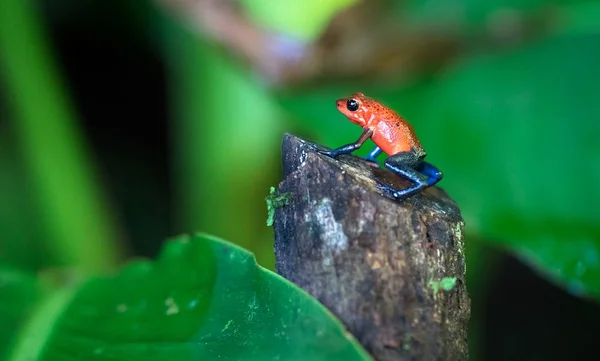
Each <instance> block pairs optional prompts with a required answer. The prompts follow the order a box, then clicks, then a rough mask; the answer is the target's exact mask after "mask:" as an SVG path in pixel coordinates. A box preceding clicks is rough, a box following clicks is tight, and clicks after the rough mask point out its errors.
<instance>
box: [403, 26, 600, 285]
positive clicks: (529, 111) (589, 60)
mask: <svg viewBox="0 0 600 361" xmlns="http://www.w3.org/2000/svg"><path fill="white" fill-rule="evenodd" d="M599 42H600V36H577V37H575V36H564V37H555V38H551V39H547V40H544V41H541V42H539V43H536V44H532V45H531V46H528V47H522V48H520V49H518V50H516V51H514V52H511V53H508V54H499V55H490V56H480V57H475V58H473V59H467V60H465V61H463V62H462V63H460V64H459V65H458V66H457V67H455V68H454V69H452V70H451V71H449V72H448V73H447V74H446V75H444V76H442V78H441V79H440V81H439V83H437V84H433V85H432V87H431V93H430V94H429V95H428V96H427V97H424V98H423V101H422V102H420V103H419V104H413V107H410V106H409V105H408V104H405V105H404V106H402V105H399V103H400V102H401V101H402V99H401V98H398V101H397V102H396V103H395V104H394V108H396V109H405V110H406V112H405V115H406V116H407V117H408V119H410V120H412V122H413V123H414V124H415V128H416V129H417V132H418V133H419V134H420V137H421V139H422V140H423V143H424V145H425V147H426V149H427V151H428V154H429V155H430V156H429V160H430V161H432V162H433V163H434V164H437V165H438V166H440V167H441V169H442V170H444V171H445V178H444V181H442V183H440V186H442V187H444V188H446V189H448V190H449V192H450V194H451V195H452V196H453V197H455V198H456V199H457V200H458V202H459V205H461V206H462V210H463V215H464V217H465V220H466V222H467V227H469V229H470V231H472V232H474V233H477V234H479V235H480V236H482V237H484V238H485V239H491V240H497V241H498V242H500V243H501V244H503V245H507V246H510V247H512V248H513V249H516V250H518V251H520V252H521V253H522V254H523V255H524V256H526V257H527V258H528V259H530V260H533V261H534V262H535V264H536V265H538V266H539V267H541V268H542V269H543V270H544V271H545V272H547V273H549V274H551V275H553V276H554V277H557V278H558V279H559V280H560V281H562V283H563V284H564V285H566V287H567V288H568V289H569V290H571V291H572V292H574V293H580V292H581V291H584V292H588V293H592V294H595V295H596V296H600V226H599V225H600V213H598V211H597V204H598V202H600V193H598V192H597V191H596V188H597V185H598V184H599V182H600V162H597V161H596V160H597V159H600V146H599V145H598V141H597V139H598V137H600V123H599V122H598V119H600V106H599V103H598V99H597V93H598V92H597V86H598V83H600V71H598V68H597V64H600V48H599V47H597V46H594V44H598V43H599Z"/></svg>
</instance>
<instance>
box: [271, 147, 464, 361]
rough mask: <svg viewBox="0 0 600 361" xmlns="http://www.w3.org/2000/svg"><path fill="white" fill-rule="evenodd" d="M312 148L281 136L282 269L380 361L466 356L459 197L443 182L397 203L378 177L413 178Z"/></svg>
mask: <svg viewBox="0 0 600 361" xmlns="http://www.w3.org/2000/svg"><path fill="white" fill-rule="evenodd" d="M311 146H312V145H311V143H308V142H305V141H303V140H301V139H299V138H296V137H294V136H291V135H286V136H285V139H284V141H283V166H284V173H285V179H284V180H283V182H282V183H281V184H280V185H279V192H280V193H284V192H289V193H290V197H291V202H290V203H289V204H288V205H286V206H284V207H281V208H278V209H277V210H276V212H275V223H274V227H275V255H276V269H277V272H278V273H279V274H281V275H282V276H283V277H285V278H287V279H289V280H290V281H292V282H294V283H295V284H297V285H298V286H300V287H302V288H303V289H305V290H306V291H308V292H309V293H310V294H311V295H313V296H314V297H315V298H317V299H318V300H319V301H321V302H322V303H323V304H324V305H325V306H326V307H327V308H329V309H330V310H331V311H332V312H333V313H334V314H335V315H336V316H337V317H338V318H339V319H340V320H341V321H342V322H343V323H344V324H345V326H346V327H347V329H348V330H349V331H350V332H351V333H352V334H353V335H354V336H355V337H356V338H357V339H358V340H359V341H360V342H361V344H362V345H363V346H364V347H365V349H366V350H367V351H369V352H370V353H371V355H372V356H373V357H374V358H375V359H376V360H380V361H383V360H448V361H450V360H467V359H468V350H467V324H468V319H469V314H470V301H469V297H468V295H467V289H466V284H465V272H466V269H465V253H464V240H463V234H462V231H463V226H464V222H463V220H462V218H461V215H460V210H459V209H458V207H457V205H456V203H455V202H454V201H453V200H452V199H451V198H450V197H449V196H448V195H447V194H446V192H445V191H443V190H442V189H440V188H439V187H431V188H427V189H426V190H425V191H424V192H422V193H421V194H418V195H416V196H414V197H411V198H409V199H407V200H405V201H396V200H392V199H390V198H388V197H386V196H383V195H382V193H381V192H380V191H379V190H378V189H377V188H376V182H377V180H378V179H379V180H384V181H385V182H388V184H393V185H394V186H397V187H406V186H408V185H409V184H408V183H407V182H405V181H403V180H402V179H400V178H399V177H397V176H395V175H394V174H393V173H391V172H390V171H388V170H386V169H383V168H378V167H374V166H373V165H371V164H369V163H368V162H366V161H364V160H362V159H360V158H358V157H355V156H341V157H339V158H338V160H333V159H331V158H329V157H327V156H324V155H321V154H318V153H315V152H314V151H313V148H312V147H311ZM442 183H443V181H442ZM454 278H456V283H455V284H454V286H453V287H452V280H453V279H454ZM442 280H445V282H448V283H447V284H446V283H444V284H445V285H447V287H439V286H440V285H441V283H440V282H441V281H442ZM448 285H449V286H448Z"/></svg>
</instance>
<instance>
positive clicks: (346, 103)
mask: <svg viewBox="0 0 600 361" xmlns="http://www.w3.org/2000/svg"><path fill="white" fill-rule="evenodd" d="M370 100H371V99H370V98H367V97H366V96H365V95H364V94H363V93H354V94H352V96H350V97H348V98H342V99H338V100H337V101H336V106H337V108H338V110H339V111H340V112H341V113H342V114H344V115H345V116H346V118H348V120H349V121H351V122H352V123H354V124H358V125H360V126H361V127H364V126H366V125H367V123H368V122H369V121H370V120H371V118H372V114H371V112H370V111H369V106H368V105H369V103H370Z"/></svg>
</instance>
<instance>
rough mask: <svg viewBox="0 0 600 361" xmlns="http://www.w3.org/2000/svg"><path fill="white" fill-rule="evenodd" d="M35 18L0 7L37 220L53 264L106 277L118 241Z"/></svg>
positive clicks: (28, 9) (12, 99) (18, 4)
mask: <svg viewBox="0 0 600 361" xmlns="http://www.w3.org/2000/svg"><path fill="white" fill-rule="evenodd" d="M34 10H35V7H34V6H33V5H32V2H31V1H19V0H7V1H2V4H1V5H0V54H1V55H0V62H1V63H0V64H1V66H2V68H3V72H2V80H3V82H2V84H3V85H4V87H5V89H6V94H7V102H8V105H9V106H10V107H11V109H12V110H13V112H12V115H11V116H10V117H9V119H10V120H12V121H13V122H12V125H13V127H14V129H15V133H16V134H15V135H16V137H17V138H18V140H19V142H18V146H19V147H20V153H21V157H22V159H23V160H24V163H25V165H26V167H27V171H28V173H29V184H30V186H31V190H32V192H34V193H35V194H36V197H35V200H36V203H37V210H38V212H37V217H36V220H37V221H38V222H41V223H43V227H44V229H45V231H46V232H47V234H48V235H49V239H50V240H51V242H50V243H47V244H44V243H42V244H43V245H45V246H46V249H47V250H48V251H49V256H50V257H52V259H53V260H54V261H55V262H57V263H60V264H65V265H76V266H77V267H79V268H80V269H81V270H82V271H87V272H97V271H98V270H103V269H104V270H106V269H107V268H109V267H110V266H112V265H114V261H115V258H116V257H117V251H116V250H115V247H116V245H118V242H119V239H118V237H117V235H118V233H117V230H116V227H115V225H114V224H113V219H111V213H110V212H109V210H108V208H107V199H106V198H105V195H104V194H102V192H101V191H100V189H99V187H98V185H97V184H96V183H95V179H94V167H93V163H92V161H91V159H90V157H89V155H88V154H87V151H86V147H85V144H84V142H83V140H82V139H81V136H80V132H79V125H78V123H77V121H76V119H75V115H74V110H73V109H72V105H71V104H70V101H69V99H68V96H67V94H66V91H65V90H64V87H63V84H62V81H61V78H60V74H59V71H58V70H57V69H56V67H55V65H54V63H53V58H52V56H51V54H50V50H49V49H48V46H47V44H46V39H45V37H44V30H43V24H42V23H41V22H40V21H39V18H38V16H36V14H37V12H35V11H34ZM65 175H67V176H65ZM74 194H75V195H76V196H73V195H74ZM6 242H7V244H10V242H19V240H18V239H12V240H7V241H6ZM0 256H1V255H0ZM12 257H14V255H10V254H7V255H4V257H2V258H5V259H7V260H8V261H10V258H12ZM17 257H18V256H17Z"/></svg>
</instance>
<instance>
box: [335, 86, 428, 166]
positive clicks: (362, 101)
mask: <svg viewBox="0 0 600 361" xmlns="http://www.w3.org/2000/svg"><path fill="white" fill-rule="evenodd" d="M349 99H356V100H357V101H358V103H359V108H358V110H356V111H353V112H352V111H350V110H348V109H347V108H346V103H347V101H348V100H349ZM336 105H337V108H338V110H339V111H340V112H341V113H342V114H344V115H345V116H346V118H348V120H350V121H351V122H352V123H354V124H358V125H360V126H361V127H362V128H363V129H365V130H366V129H370V130H371V131H372V132H373V135H372V136H371V139H372V140H373V142H374V143H375V144H376V145H377V146H378V147H379V148H381V150H382V151H383V152H384V153H386V154H387V155H394V154H396V153H400V152H417V153H425V152H424V151H423V146H422V145H421V143H420V142H419V139H418V138H417V135H416V134H415V130H414V129H413V127H412V125H411V124H410V123H408V122H407V121H406V120H405V119H404V118H402V117H401V116H400V115H398V114H397V113H396V112H394V111H393V110H392V109H390V108H388V107H386V106H385V105H383V104H381V103H380V102H378V101H376V100H373V99H371V98H368V97H366V96H365V95H364V94H363V93H355V94H353V95H352V96H351V97H349V98H343V99H338V100H337V102H336Z"/></svg>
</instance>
